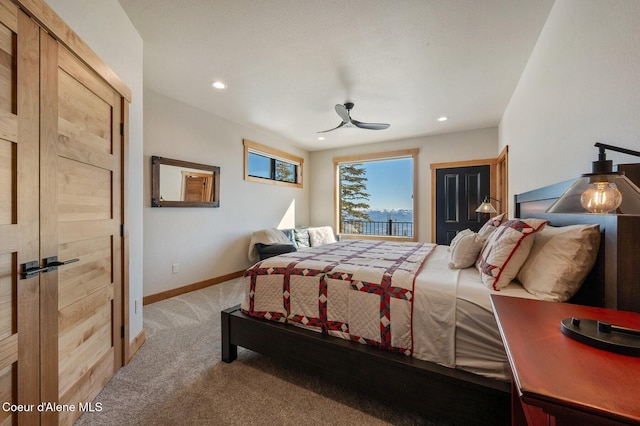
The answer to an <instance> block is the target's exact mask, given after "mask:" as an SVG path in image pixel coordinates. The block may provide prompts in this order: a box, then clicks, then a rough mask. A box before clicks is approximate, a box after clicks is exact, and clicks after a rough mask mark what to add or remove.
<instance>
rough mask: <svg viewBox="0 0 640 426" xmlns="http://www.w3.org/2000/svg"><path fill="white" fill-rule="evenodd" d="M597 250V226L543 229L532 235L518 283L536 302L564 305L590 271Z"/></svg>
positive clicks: (598, 232) (598, 241) (598, 234)
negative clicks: (533, 237)
mask: <svg viewBox="0 0 640 426" xmlns="http://www.w3.org/2000/svg"><path fill="white" fill-rule="evenodd" d="M599 247H600V228H599V226H598V225H571V226H562V227H553V226H547V227H545V228H544V229H543V230H542V231H540V232H538V234H537V235H536V238H535V241H534V242H533V247H532V248H531V253H529V257H528V258H527V260H526V261H525V262H524V265H522V268H521V269H520V272H518V281H520V282H521V283H522V286H523V287H524V288H525V289H526V290H527V291H528V292H529V293H531V294H533V295H535V296H537V297H539V298H540V299H543V300H550V301H555V302H565V301H567V300H569V299H570V298H571V297H572V296H573V295H574V294H576V292H577V291H578V290H579V289H580V286H581V285H582V283H583V282H584V280H585V278H586V277H587V275H588V274H589V271H591V268H593V265H594V264H595V262H596V258H597V257H598V249H599Z"/></svg>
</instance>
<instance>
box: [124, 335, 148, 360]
mask: <svg viewBox="0 0 640 426" xmlns="http://www.w3.org/2000/svg"><path fill="white" fill-rule="evenodd" d="M145 341H146V338H145V335H144V328H143V329H142V330H141V331H140V333H138V335H137V336H136V337H135V338H134V339H133V341H131V342H129V359H128V360H127V364H128V363H129V361H130V360H131V358H133V356H134V355H135V354H136V352H138V350H139V349H140V348H141V347H142V345H144V342H145Z"/></svg>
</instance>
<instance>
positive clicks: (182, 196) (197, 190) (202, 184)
mask: <svg viewBox="0 0 640 426" xmlns="http://www.w3.org/2000/svg"><path fill="white" fill-rule="evenodd" d="M151 207H220V167H217V166H209V165H206V164H198V163H191V162H189V161H180V160H174V159H172V158H163V157H158V156H155V155H154V156H152V157H151Z"/></svg>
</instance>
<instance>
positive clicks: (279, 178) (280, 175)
mask: <svg viewBox="0 0 640 426" xmlns="http://www.w3.org/2000/svg"><path fill="white" fill-rule="evenodd" d="M243 143H244V157H245V166H244V178H245V180H250V181H254V182H263V183H274V184H280V185H293V186H296V187H298V188H302V164H303V162H304V159H303V158H300V157H296V156H294V155H291V154H287V153H286V152H282V151H278V150H276V149H273V148H269V147H267V146H264V145H260V144H257V143H255V142H251V141H248V140H246V139H245V140H244V141H243Z"/></svg>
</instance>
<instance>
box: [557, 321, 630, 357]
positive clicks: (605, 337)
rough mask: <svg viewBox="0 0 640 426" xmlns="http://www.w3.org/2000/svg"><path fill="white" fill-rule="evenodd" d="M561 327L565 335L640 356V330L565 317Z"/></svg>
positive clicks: (599, 346) (608, 349)
mask: <svg viewBox="0 0 640 426" xmlns="http://www.w3.org/2000/svg"><path fill="white" fill-rule="evenodd" d="M560 329H561V330H562V334H564V335H565V336H568V337H570V338H572V339H575V340H577V341H579V342H581V343H584V344H586V345H589V346H593V347H595V348H598V349H602V350H605V351H609V352H615V353H619V354H623V355H631V356H640V330H636V329H632V328H626V327H620V326H617V325H613V324H609V323H606V322H602V321H596V320H591V319H581V318H565V319H563V320H562V321H561V322H560Z"/></svg>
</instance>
